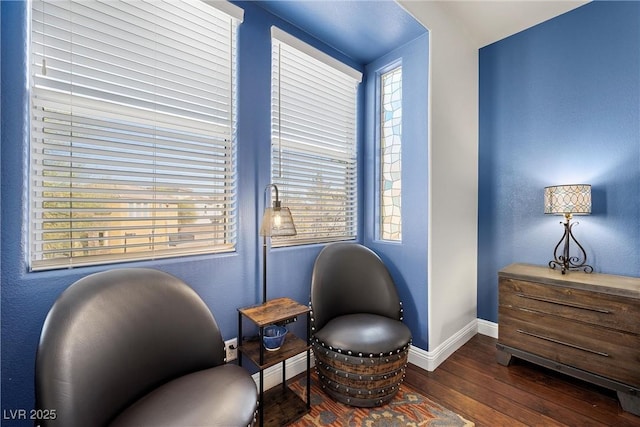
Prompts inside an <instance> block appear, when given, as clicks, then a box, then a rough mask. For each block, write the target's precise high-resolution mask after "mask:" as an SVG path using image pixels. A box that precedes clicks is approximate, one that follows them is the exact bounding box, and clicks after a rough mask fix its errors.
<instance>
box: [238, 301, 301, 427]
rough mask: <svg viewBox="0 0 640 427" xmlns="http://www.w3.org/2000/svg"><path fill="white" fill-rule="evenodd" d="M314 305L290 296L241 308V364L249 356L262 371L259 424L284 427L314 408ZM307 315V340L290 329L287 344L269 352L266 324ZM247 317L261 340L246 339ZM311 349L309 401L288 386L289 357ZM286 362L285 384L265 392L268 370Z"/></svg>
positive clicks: (288, 320) (283, 380) (283, 368)
mask: <svg viewBox="0 0 640 427" xmlns="http://www.w3.org/2000/svg"><path fill="white" fill-rule="evenodd" d="M310 312H311V310H310V308H309V307H307V306H305V305H302V304H298V303H297V302H295V301H293V300H292V299H290V298H277V299H273V300H269V301H267V302H266V303H264V304H260V305H255V306H251V307H244V308H239V309H238V337H239V339H240V345H239V346H238V351H239V352H240V353H239V357H238V364H239V365H240V366H242V358H243V356H244V357H246V358H247V359H248V360H249V361H251V362H252V363H253V364H254V365H256V367H258V369H259V370H260V405H259V413H258V416H259V425H260V426H261V427H262V426H277V427H281V426H284V425H286V424H288V423H290V422H292V421H294V420H296V419H298V418H300V417H301V416H303V415H304V414H306V413H308V412H309V411H310V410H311V399H310V397H311V393H310V390H311V375H310V373H311V354H310V353H311V345H310V343H309V337H310V318H309V317H310ZM302 315H306V316H305V317H306V322H307V324H306V326H307V327H306V335H307V336H306V340H303V339H301V338H299V337H297V336H295V335H294V334H293V333H291V332H290V331H289V333H287V336H286V339H285V341H284V344H283V345H282V347H280V349H278V350H276V351H266V350H265V349H264V346H263V345H262V337H263V332H264V327H265V326H268V325H271V324H274V323H287V322H291V321H295V320H296V319H297V317H298V316H302ZM243 318H246V319H247V320H249V321H251V322H252V323H253V324H254V325H256V326H257V327H258V330H259V334H258V338H257V339H253V340H245V339H243V335H242V327H243ZM305 351H306V352H307V390H306V392H307V393H306V394H307V395H306V403H305V402H304V401H303V400H302V399H301V398H300V397H299V396H298V395H297V394H295V393H294V392H293V391H291V390H290V389H289V388H288V387H287V385H286V372H285V363H286V361H287V359H289V358H291V357H293V356H296V355H298V354H300V353H303V352H305ZM280 362H282V386H281V387H273V388H272V389H270V390H268V391H266V392H265V391H264V370H265V369H266V368H268V367H271V366H274V365H277V364H278V363H280Z"/></svg>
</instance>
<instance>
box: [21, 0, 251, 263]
mask: <svg viewBox="0 0 640 427" xmlns="http://www.w3.org/2000/svg"><path fill="white" fill-rule="evenodd" d="M226 10H227V13H224V12H221V11H220V10H218V9H216V8H214V7H212V6H211V5H209V4H207V3H204V2H201V1H177V0H175V1H170V2H158V1H142V0H139V1H133V2H121V1H108V2H98V1H93V0H83V1H59V0H56V1H45V2H43V1H35V0H34V1H33V2H32V30H31V152H30V157H31V160H30V161H31V171H30V179H31V183H30V184H31V186H30V193H29V197H30V215H31V232H30V252H31V268H32V269H34V270H38V269H49V268H60V267H72V266H78V265H90V264H100V263H108V262H118V261H126V260H138V259H154V258H161V257H168V256H178V255H187V254H196V253H211V252H219V251H231V250H233V249H234V246H235V242H236V178H235V170H236V161H235V143H234V139H235V120H236V115H235V96H236V88H235V77H236V71H235V63H236V27H237V25H238V24H239V22H241V20H242V10H241V9H239V8H237V7H235V6H233V5H230V4H226ZM229 10H231V11H232V15H233V16H231V15H229V14H228V11H229Z"/></svg>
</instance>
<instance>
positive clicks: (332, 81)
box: [271, 27, 362, 247]
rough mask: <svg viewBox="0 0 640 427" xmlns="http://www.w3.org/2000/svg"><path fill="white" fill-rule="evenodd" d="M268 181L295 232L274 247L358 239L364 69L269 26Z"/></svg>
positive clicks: (277, 241)
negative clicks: (360, 98) (360, 97)
mask: <svg viewBox="0 0 640 427" xmlns="http://www.w3.org/2000/svg"><path fill="white" fill-rule="evenodd" d="M271 38H272V65H271V68H272V79H271V89H272V92H271V93H272V97H271V182H273V183H275V184H276V185H277V186H278V188H279V190H280V195H281V200H282V206H287V207H289V208H290V209H291V214H292V216H293V219H294V222H295V225H296V230H297V235H295V236H290V237H274V238H273V239H272V246H274V247H280V246H291V245H300V244H312V243H327V242H332V241H339V240H353V239H356V238H357V230H358V168H357V157H358V156H357V117H358V114H357V105H358V86H359V83H360V82H361V80H362V73H360V72H359V71H357V70H355V69H353V68H352V67H350V66H348V65H346V64H344V63H343V62H340V61H338V60H336V59H335V58H333V57H331V56H329V55H327V54H326V53H324V52H321V51H319V50H318V49H316V48H314V47H312V46H310V45H309V44H307V43H305V42H303V41H301V40H299V39H297V38H296V37H293V36H291V35H290V34H288V33H286V32H284V31H282V30H281V29H279V28H277V27H271Z"/></svg>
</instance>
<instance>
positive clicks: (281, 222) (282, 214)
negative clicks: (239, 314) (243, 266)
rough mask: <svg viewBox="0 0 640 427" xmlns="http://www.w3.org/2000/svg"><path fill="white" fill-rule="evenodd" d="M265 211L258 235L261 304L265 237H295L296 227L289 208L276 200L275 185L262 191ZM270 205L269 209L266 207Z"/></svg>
mask: <svg viewBox="0 0 640 427" xmlns="http://www.w3.org/2000/svg"><path fill="white" fill-rule="evenodd" d="M272 189H274V190H275V193H276V199H275V200H274V201H273V204H272V205H271V203H267V201H269V202H270V201H271V193H272V191H271V190H272ZM264 198H265V203H264V206H265V210H264V214H263V215H262V224H261V225H260V235H261V236H262V303H263V304H264V303H266V302H267V237H274V236H295V235H296V226H295V225H294V223H293V217H292V216H291V211H290V210H289V208H285V207H282V205H281V202H280V199H279V198H278V187H277V186H276V185H275V184H269V185H267V186H266V187H265V189H264ZM269 205H271V207H267V206H269Z"/></svg>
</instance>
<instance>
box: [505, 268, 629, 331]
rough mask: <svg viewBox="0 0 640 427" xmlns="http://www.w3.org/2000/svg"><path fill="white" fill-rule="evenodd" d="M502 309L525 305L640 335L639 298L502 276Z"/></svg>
mask: <svg viewBox="0 0 640 427" xmlns="http://www.w3.org/2000/svg"><path fill="white" fill-rule="evenodd" d="M499 287H500V290H499V295H500V297H499V299H500V309H502V307H505V308H522V309H527V310H530V311H531V312H535V313H539V314H541V315H545V314H548V315H553V316H559V317H564V318H567V319H571V320H576V321H580V322H584V323H588V324H591V325H598V326H604V327H607V328H611V329H614V330H620V331H625V332H629V333H632V334H640V304H639V303H638V301H637V300H632V299H629V298H623V297H619V296H616V295H609V294H604V293H598V292H592V291H585V290H581V289H574V288H570V287H562V286H551V285H546V284H537V283H533V282H528V281H524V280H517V279H511V278H504V277H501V278H500V280H499Z"/></svg>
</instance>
